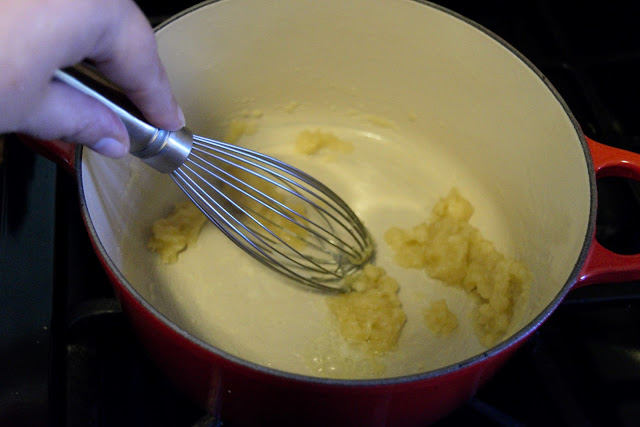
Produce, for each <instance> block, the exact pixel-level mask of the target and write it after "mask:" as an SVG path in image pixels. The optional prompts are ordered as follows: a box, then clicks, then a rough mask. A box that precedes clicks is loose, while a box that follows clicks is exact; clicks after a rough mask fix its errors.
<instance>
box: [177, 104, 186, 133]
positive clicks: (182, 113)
mask: <svg viewBox="0 0 640 427" xmlns="http://www.w3.org/2000/svg"><path fill="white" fill-rule="evenodd" d="M178 117H179V118H180V123H181V126H180V128H183V127H184V126H185V125H186V124H187V121H186V119H185V118H184V111H182V108H180V106H179V105H178Z"/></svg>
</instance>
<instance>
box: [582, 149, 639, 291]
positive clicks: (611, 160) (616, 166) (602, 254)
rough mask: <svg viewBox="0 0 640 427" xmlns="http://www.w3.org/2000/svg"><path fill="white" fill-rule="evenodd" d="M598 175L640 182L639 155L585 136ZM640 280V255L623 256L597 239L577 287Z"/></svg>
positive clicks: (583, 267) (584, 265) (598, 176)
mask: <svg viewBox="0 0 640 427" xmlns="http://www.w3.org/2000/svg"><path fill="white" fill-rule="evenodd" d="M586 140H587V144H588V146H589V150H590V151H591V158H592V159H593V166H594V169H595V173H596V178H604V177H608V176H616V177H621V178H630V179H633V180H635V181H640V154H636V153H633V152H631V151H626V150H621V149H619V148H614V147H611V146H608V145H604V144H600V143H599V142H596V141H594V140H593V139H591V138H589V137H586ZM633 280H640V254H637V255H621V254H617V253H615V252H612V251H610V250H609V249H606V248H605V247H604V246H602V245H601V244H600V243H598V241H597V240H596V238H595V235H594V237H593V241H592V242H591V249H590V250H589V253H588V255H587V259H586V261H585V263H584V264H583V266H582V269H581V270H580V274H579V278H578V281H577V282H576V284H575V286H574V288H578V287H581V286H585V285H590V284H594V283H607V282H627V281H633Z"/></svg>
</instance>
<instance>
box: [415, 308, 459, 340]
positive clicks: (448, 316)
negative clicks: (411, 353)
mask: <svg viewBox="0 0 640 427" xmlns="http://www.w3.org/2000/svg"><path fill="white" fill-rule="evenodd" d="M423 314H424V321H425V323H426V325H427V327H428V328H429V330H431V332H433V333H434V334H436V335H439V336H442V337H446V336H449V335H451V333H452V332H453V331H455V330H456V328H457V327H458V318H457V317H456V315H455V314H454V313H453V312H451V310H449V307H448V306H447V301H445V300H443V299H441V300H437V301H433V302H432V303H431V304H430V305H429V307H427V308H425V309H424V311H423Z"/></svg>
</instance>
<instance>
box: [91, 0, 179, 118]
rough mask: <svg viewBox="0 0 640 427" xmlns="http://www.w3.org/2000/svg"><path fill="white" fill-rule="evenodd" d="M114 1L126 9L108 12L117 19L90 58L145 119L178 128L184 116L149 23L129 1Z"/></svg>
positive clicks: (110, 25) (99, 41)
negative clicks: (121, 90)
mask: <svg viewBox="0 0 640 427" xmlns="http://www.w3.org/2000/svg"><path fill="white" fill-rule="evenodd" d="M107 1H109V2H110V3H113V0H107ZM116 3H123V4H122V5H121V7H122V8H124V9H126V11H125V13H122V12H117V13H113V14H112V16H114V17H115V16H117V17H118V18H117V22H111V23H108V25H107V26H106V28H105V29H106V32H105V33H104V35H103V36H102V37H101V38H100V39H99V40H98V43H97V44H96V45H95V46H94V50H93V52H92V53H91V56H90V58H91V59H92V60H93V62H94V63H95V65H96V66H97V67H98V69H99V70H100V71H102V72H103V73H104V74H105V75H106V76H107V77H109V78H110V79H111V80H112V81H113V82H114V83H116V84H117V85H118V86H120V87H121V88H122V89H123V90H124V91H125V93H126V94H127V95H128V96H129V98H130V99H131V101H133V103H134V104H136V106H137V107H138V108H139V109H140V110H141V111H142V113H143V114H144V115H145V117H146V118H147V120H148V121H149V122H151V123H152V124H154V125H155V126H157V127H159V128H162V129H168V130H177V129H180V128H182V127H183V126H184V124H185V123H184V115H183V114H182V111H181V110H180V108H179V106H178V104H177V102H176V101H175V98H174V96H173V93H172V91H171V87H170V84H169V79H168V77H167V74H166V71H165V69H164V66H163V65H162V62H161V61H160V58H159V56H158V52H157V45H156V39H155V34H154V33H153V30H152V29H151V26H150V25H149V23H148V21H147V19H146V18H145V17H144V15H143V14H142V12H141V11H140V10H139V9H138V8H137V7H136V6H135V4H133V2H131V1H116ZM123 16H124V18H125V19H123V18H122V17H123Z"/></svg>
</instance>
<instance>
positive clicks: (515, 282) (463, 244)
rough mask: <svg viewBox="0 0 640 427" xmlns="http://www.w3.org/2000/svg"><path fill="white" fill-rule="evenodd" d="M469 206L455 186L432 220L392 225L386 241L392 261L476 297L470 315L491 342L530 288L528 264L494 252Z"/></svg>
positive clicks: (484, 338) (487, 342)
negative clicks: (409, 226)
mask: <svg viewBox="0 0 640 427" xmlns="http://www.w3.org/2000/svg"><path fill="white" fill-rule="evenodd" d="M471 215H473V207H472V206H471V204H470V203H469V202H468V201H467V200H466V199H464V198H463V197H462V196H461V195H460V193H459V192H458V190H457V189H455V188H454V189H452V190H451V192H450V193H449V195H448V196H447V197H445V198H443V199H441V200H440V201H439V202H438V203H437V204H436V205H435V207H434V208H433V212H432V215H431V220H430V222H428V223H421V224H419V225H417V226H415V227H413V228H412V229H409V230H403V229H400V228H391V229H389V230H388V231H387V232H386V233H385V240H386V242H387V243H388V244H389V245H390V246H391V248H393V249H394V250H395V256H394V259H395V261H396V262H397V263H398V264H399V265H401V266H403V267H409V268H426V270H427V272H428V274H429V275H430V276H431V277H433V278H435V279H438V280H441V281H443V282H445V283H447V284H449V285H451V286H456V287H459V288H462V289H464V290H465V291H466V292H468V293H470V294H471V295H473V296H474V297H476V298H477V299H478V301H479V304H478V306H477V309H476V310H475V313H474V314H473V318H474V327H475V330H476V333H477V335H478V338H479V340H480V342H481V343H482V344H483V345H485V346H487V347H489V346H492V345H494V344H495V343H496V342H497V341H498V340H499V339H500V338H502V337H503V336H504V334H505V333H506V331H507V330H508V328H509V326H510V324H511V321H512V318H513V314H514V310H515V307H516V305H517V304H518V302H520V301H521V300H522V299H523V298H524V296H525V295H526V293H527V292H528V289H529V284H530V282H531V274H530V272H529V270H528V269H527V267H526V266H525V265H524V264H522V263H520V262H518V261H516V260H514V259H511V258H508V257H506V256H504V255H503V254H502V253H500V252H498V250H497V249H496V248H495V246H494V245H493V243H491V242H490V241H488V240H486V239H485V238H484V237H483V236H482V234H481V233H480V232H479V231H478V230H477V229H476V228H475V227H473V226H472V225H471V224H469V219H470V218H471Z"/></svg>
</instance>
